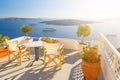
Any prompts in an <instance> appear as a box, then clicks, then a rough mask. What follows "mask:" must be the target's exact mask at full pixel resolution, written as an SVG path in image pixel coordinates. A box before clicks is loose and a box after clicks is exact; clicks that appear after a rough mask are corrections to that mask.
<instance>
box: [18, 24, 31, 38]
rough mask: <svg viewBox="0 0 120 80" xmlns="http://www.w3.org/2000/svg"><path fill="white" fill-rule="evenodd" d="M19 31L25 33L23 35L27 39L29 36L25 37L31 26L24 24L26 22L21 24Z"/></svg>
mask: <svg viewBox="0 0 120 80" xmlns="http://www.w3.org/2000/svg"><path fill="white" fill-rule="evenodd" d="M20 30H21V32H22V33H23V34H25V37H26V39H29V37H27V35H28V32H31V31H32V27H31V26H29V25H26V24H23V25H22V26H21V29H20Z"/></svg>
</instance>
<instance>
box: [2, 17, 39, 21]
mask: <svg viewBox="0 0 120 80" xmlns="http://www.w3.org/2000/svg"><path fill="white" fill-rule="evenodd" d="M40 19H41V18H18V17H8V18H0V20H40Z"/></svg>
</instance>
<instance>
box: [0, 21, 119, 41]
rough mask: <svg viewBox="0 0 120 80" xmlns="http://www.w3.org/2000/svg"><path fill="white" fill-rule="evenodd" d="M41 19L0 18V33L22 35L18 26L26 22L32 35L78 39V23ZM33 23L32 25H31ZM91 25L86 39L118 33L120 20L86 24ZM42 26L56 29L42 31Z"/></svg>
mask: <svg viewBox="0 0 120 80" xmlns="http://www.w3.org/2000/svg"><path fill="white" fill-rule="evenodd" d="M41 21H46V20H44V19H40V20H0V34H3V35H6V36H9V37H10V39H13V38H17V37H20V36H24V34H23V33H21V31H20V27H21V26H22V25H23V24H28V25H30V26H31V27H32V32H29V33H28V35H29V36H32V37H37V38H39V37H42V36H50V37H58V38H70V39H78V40H80V39H81V37H78V36H77V35H76V32H77V27H78V25H74V26H63V25H48V24H45V23H40V22H41ZM32 24H34V25H32ZM88 25H90V27H91V34H90V36H88V37H86V38H85V39H86V40H93V39H97V33H98V32H102V33H103V34H105V35H106V34H117V35H118V36H119V34H120V20H115V21H111V20H110V21H109V20H108V21H101V22H99V23H92V24H88ZM44 28H54V29H56V31H43V29H44Z"/></svg>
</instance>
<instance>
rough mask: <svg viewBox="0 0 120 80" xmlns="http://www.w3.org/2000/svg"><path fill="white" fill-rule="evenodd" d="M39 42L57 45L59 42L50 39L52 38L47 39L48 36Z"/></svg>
mask: <svg viewBox="0 0 120 80" xmlns="http://www.w3.org/2000/svg"><path fill="white" fill-rule="evenodd" d="M41 41H43V42H46V43H58V42H59V41H58V40H57V39H52V38H49V37H48V36H46V37H42V38H41Z"/></svg>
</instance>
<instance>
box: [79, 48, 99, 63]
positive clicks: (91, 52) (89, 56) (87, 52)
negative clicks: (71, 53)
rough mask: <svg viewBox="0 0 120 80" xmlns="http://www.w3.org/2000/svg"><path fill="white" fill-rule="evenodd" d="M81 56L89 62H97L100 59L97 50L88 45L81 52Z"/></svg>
mask: <svg viewBox="0 0 120 80" xmlns="http://www.w3.org/2000/svg"><path fill="white" fill-rule="evenodd" d="M81 57H82V59H83V60H85V61H87V62H92V63H96V62H99V61H100V57H101V55H100V54H97V50H96V48H94V47H88V48H84V49H83V51H82V53H81Z"/></svg>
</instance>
